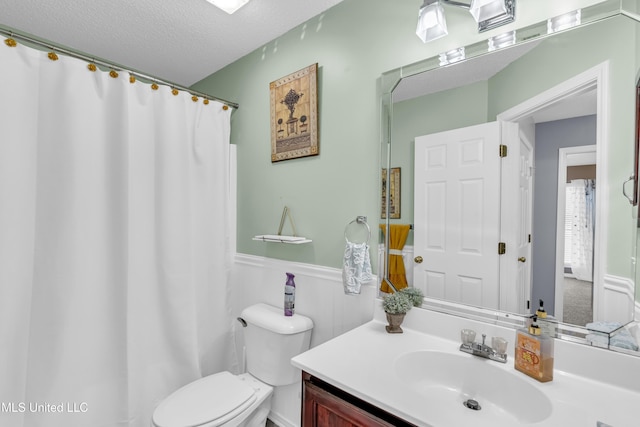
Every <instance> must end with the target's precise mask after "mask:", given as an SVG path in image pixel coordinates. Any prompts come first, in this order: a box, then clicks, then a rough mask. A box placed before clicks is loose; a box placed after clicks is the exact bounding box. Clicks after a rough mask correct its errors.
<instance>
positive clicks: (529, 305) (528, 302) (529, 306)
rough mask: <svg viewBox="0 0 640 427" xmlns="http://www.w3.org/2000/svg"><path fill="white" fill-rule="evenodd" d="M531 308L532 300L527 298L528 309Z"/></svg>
mask: <svg viewBox="0 0 640 427" xmlns="http://www.w3.org/2000/svg"><path fill="white" fill-rule="evenodd" d="M530 309H531V301H529V300H527V310H530Z"/></svg>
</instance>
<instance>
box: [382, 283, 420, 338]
mask: <svg viewBox="0 0 640 427" xmlns="http://www.w3.org/2000/svg"><path fill="white" fill-rule="evenodd" d="M422 299H423V295H422V291H421V290H420V289H417V288H404V289H402V290H400V291H398V292H395V293H393V294H389V295H385V296H384V297H383V299H382V308H383V309H384V312H385V314H386V315H387V322H388V323H389V324H388V325H387V326H385V329H386V330H387V332H388V333H390V334H401V333H402V328H401V327H400V325H402V322H403V320H404V316H405V315H406V314H407V311H409V310H411V308H412V307H418V306H420V305H422Z"/></svg>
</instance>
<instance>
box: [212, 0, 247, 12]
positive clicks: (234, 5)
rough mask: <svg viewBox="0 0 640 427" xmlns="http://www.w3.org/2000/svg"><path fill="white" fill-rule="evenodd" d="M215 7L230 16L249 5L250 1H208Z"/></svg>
mask: <svg viewBox="0 0 640 427" xmlns="http://www.w3.org/2000/svg"><path fill="white" fill-rule="evenodd" d="M207 1H208V2H209V3H211V4H212V5H214V6H215V7H217V8H219V9H222V10H224V11H225V12H227V13H228V14H229V15H231V14H232V13H233V12H235V11H237V10H238V9H240V8H241V7H242V6H244V5H245V4H247V3H249V0H207Z"/></svg>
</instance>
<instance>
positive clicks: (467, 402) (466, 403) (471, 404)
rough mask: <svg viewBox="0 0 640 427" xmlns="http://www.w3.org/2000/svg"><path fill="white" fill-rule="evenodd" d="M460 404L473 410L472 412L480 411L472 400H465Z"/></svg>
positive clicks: (476, 403)
mask: <svg viewBox="0 0 640 427" xmlns="http://www.w3.org/2000/svg"><path fill="white" fill-rule="evenodd" d="M462 404H463V405H464V406H466V407H467V408H469V409H473V410H474V411H479V410H480V409H482V408H481V407H480V404H479V403H478V401H477V400H473V399H469V400H465V401H464V402H462Z"/></svg>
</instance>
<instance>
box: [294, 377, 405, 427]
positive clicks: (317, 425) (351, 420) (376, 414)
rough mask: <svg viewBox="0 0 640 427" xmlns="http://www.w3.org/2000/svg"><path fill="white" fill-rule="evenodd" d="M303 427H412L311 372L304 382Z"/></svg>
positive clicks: (304, 378)
mask: <svg viewBox="0 0 640 427" xmlns="http://www.w3.org/2000/svg"><path fill="white" fill-rule="evenodd" d="M302 384H303V386H302V427H378V426H385V427H398V426H411V425H412V424H409V423H407V422H405V421H404V420H401V419H399V418H397V417H396V416H394V415H392V414H390V413H388V412H385V411H383V410H381V409H379V408H376V407H374V406H373V405H371V404H369V403H367V402H364V401H362V400H360V399H358V398H356V397H354V396H351V395H349V394H348V393H345V392H343V391H341V390H339V389H337V388H335V387H333V386H331V385H329V384H326V383H324V382H323V381H321V380H318V379H317V378H314V377H312V376H311V375H309V374H308V373H306V372H304V373H303V381H302Z"/></svg>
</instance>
